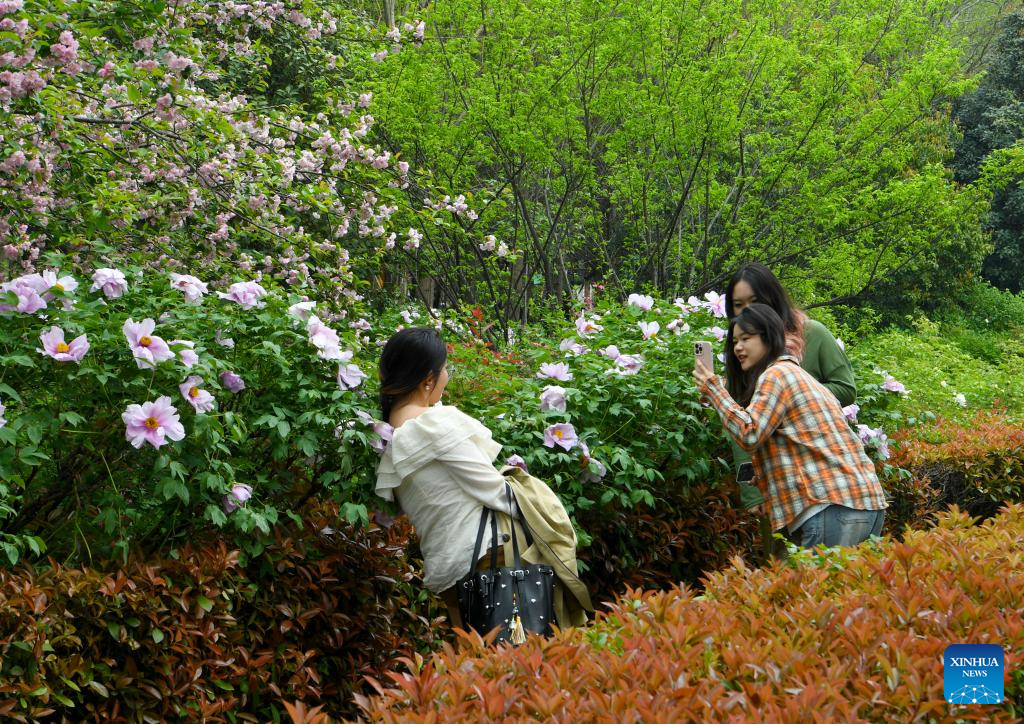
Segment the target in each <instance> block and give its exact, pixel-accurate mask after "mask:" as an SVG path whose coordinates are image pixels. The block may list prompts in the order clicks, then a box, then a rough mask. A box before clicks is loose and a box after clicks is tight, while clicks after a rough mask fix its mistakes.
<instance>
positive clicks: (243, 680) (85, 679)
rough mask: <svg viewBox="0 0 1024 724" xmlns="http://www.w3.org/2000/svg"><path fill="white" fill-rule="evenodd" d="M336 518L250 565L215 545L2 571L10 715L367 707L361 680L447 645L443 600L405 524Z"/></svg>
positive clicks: (0, 711)
mask: <svg viewBox="0 0 1024 724" xmlns="http://www.w3.org/2000/svg"><path fill="white" fill-rule="evenodd" d="M337 516H338V510H337V508H336V506H326V507H317V508H314V509H313V510H312V511H310V512H309V514H308V516H307V519H308V522H307V523H305V524H304V525H303V526H298V525H294V524H290V525H289V526H287V528H279V529H278V530H277V531H276V535H275V539H274V542H273V543H271V544H270V545H268V547H267V549H266V550H265V551H264V552H263V553H262V554H261V555H260V556H256V557H252V558H250V560H249V561H248V563H247V564H244V565H243V564H242V562H241V560H240V552H239V551H238V550H230V549H228V548H227V547H226V546H224V544H223V543H214V544H202V545H195V546H193V545H189V546H187V547H185V548H183V549H182V550H181V551H180V554H179V556H178V558H177V559H146V560H136V559H134V558H133V559H131V560H130V561H129V563H128V564H127V565H124V566H116V567H114V568H113V569H111V570H110V571H109V572H108V571H104V570H100V569H97V568H81V569H73V568H65V567H63V566H60V565H59V564H56V563H55V562H52V561H51V565H50V566H38V567H31V566H27V565H22V566H19V567H17V568H14V569H7V570H5V569H0V715H3V716H4V717H6V718H10V719H14V720H18V721H30V720H36V719H40V718H43V717H46V716H47V715H49V714H54V713H60V714H61V715H62V716H64V717H67V718H68V719H71V720H79V721H84V720H90V721H94V720H99V719H110V718H118V717H119V716H124V715H125V714H126V713H130V714H129V715H130V716H131V718H133V719H137V720H142V719H149V720H168V719H172V720H173V719H195V720H198V719H203V720H209V721H236V720H238V719H239V718H244V717H246V716H247V715H248V716H252V717H256V718H259V719H260V720H265V719H267V718H268V717H271V715H272V714H273V715H274V716H275V717H277V716H283V715H284V709H283V705H284V703H286V702H291V701H300V702H304V703H305V704H307V705H315V704H319V705H324V706H325V708H327V709H328V710H329V711H331V712H332V713H334V714H345V713H346V712H347V713H353V711H352V708H351V707H352V702H351V694H352V692H353V691H354V690H356V689H358V688H359V686H360V681H361V677H362V676H364V675H374V676H380V675H381V673H382V672H384V671H386V670H387V669H389V668H392V667H393V666H394V665H395V661H396V659H397V658H398V657H404V656H409V655H412V654H413V653H414V652H416V651H417V650H423V651H425V650H429V648H430V647H432V646H434V645H436V641H437V639H436V638H435V630H436V628H435V626H434V625H433V624H432V622H431V620H430V618H429V617H428V616H429V615H430V612H431V610H433V611H434V612H436V609H431V608H430V604H429V602H428V603H427V605H424V604H423V603H422V602H420V601H418V599H419V598H420V596H421V595H422V589H421V588H420V587H419V585H418V583H417V578H416V573H415V569H414V568H413V567H412V566H411V565H410V563H409V561H408V560H407V559H406V558H405V556H404V553H403V550H404V548H405V546H406V544H407V538H408V535H409V532H410V531H409V527H408V524H407V523H404V522H402V521H399V522H398V523H397V524H395V525H393V526H392V527H390V528H382V527H380V526H377V525H372V526H370V527H366V528H363V529H361V530H355V529H353V528H352V527H346V528H344V529H339V530H331V529H329V528H327V527H326V526H324V522H325V521H333V520H337ZM417 611H420V612H423V613H422V614H421V613H417ZM423 614H426V615H423ZM275 712H276V713H275Z"/></svg>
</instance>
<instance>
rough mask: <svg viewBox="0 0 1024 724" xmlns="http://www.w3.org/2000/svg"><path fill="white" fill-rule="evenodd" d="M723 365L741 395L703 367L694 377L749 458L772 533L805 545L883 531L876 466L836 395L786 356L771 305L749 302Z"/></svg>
mask: <svg viewBox="0 0 1024 724" xmlns="http://www.w3.org/2000/svg"><path fill="white" fill-rule="evenodd" d="M726 369H727V372H728V377H729V379H730V381H734V382H732V384H731V385H730V386H731V387H732V388H733V395H735V397H736V399H733V395H730V394H729V390H727V389H726V387H725V385H724V384H723V383H722V380H721V379H720V378H719V377H717V376H716V375H715V374H714V372H713V371H712V370H708V369H706V368H705V367H704V366H703V365H701V364H697V365H696V366H695V368H694V371H693V376H694V378H695V379H696V380H697V386H698V388H699V389H700V392H701V395H702V398H703V399H704V400H705V401H707V402H709V403H710V404H711V405H712V406H713V407H714V408H715V409H716V410H717V411H718V414H719V417H721V418H722V425H723V426H724V427H725V429H726V432H728V434H729V435H730V436H731V437H732V438H733V439H734V440H735V441H736V442H737V444H738V445H739V446H740V447H742V448H743V449H744V450H748V451H750V452H751V455H752V458H753V463H754V471H755V475H756V482H757V485H758V487H760V488H761V491H762V493H764V496H765V501H766V502H765V505H766V507H767V512H768V516H769V518H770V520H771V524H772V528H773V530H780V529H782V528H785V529H787V530H788V532H789V534H790V536H791V537H792V538H794V539H795V540H796V541H797V542H798V543H799V544H800V545H802V546H803V547H805V548H813V547H814V546H816V545H822V544H823V545H826V546H835V545H843V546H850V545H857V544H858V543H860V542H861V541H863V540H865V539H867V538H868V536H871V535H879V534H880V533H881V532H882V522H883V521H884V518H885V508H886V507H887V505H886V502H885V494H884V492H883V491H882V486H881V484H880V483H879V482H878V476H877V475H875V466H874V464H873V463H872V462H871V460H870V459H869V458H868V456H867V454H866V453H865V452H864V445H863V444H862V443H861V441H860V437H859V436H857V434H856V433H854V431H853V430H852V429H851V428H850V425H849V423H848V422H847V420H846V417H845V416H844V415H843V410H842V408H841V407H840V406H839V402H838V400H836V397H835V395H833V394H832V393H831V392H830V391H829V390H828V389H827V388H825V387H824V386H822V384H821V383H820V382H818V381H817V380H815V379H814V378H813V377H812V376H811V375H810V374H809V373H807V372H806V371H805V370H803V369H802V368H801V367H800V362H799V360H798V359H797V358H796V357H793V356H792V355H789V354H787V353H786V333H785V328H784V325H783V322H782V319H781V318H780V317H779V315H778V314H777V313H776V312H775V310H774V309H772V308H771V307H769V306H767V305H765V304H751V305H750V306H748V307H747V308H745V309H744V310H743V311H742V312H741V313H740V314H739V315H738V316H737V317H736V318H735V319H733V320H732V323H731V324H730V325H729V335H728V337H727V338H726Z"/></svg>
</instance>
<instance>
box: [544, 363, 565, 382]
mask: <svg viewBox="0 0 1024 724" xmlns="http://www.w3.org/2000/svg"><path fill="white" fill-rule="evenodd" d="M537 376H538V377H540V378H542V379H543V378H545V377H550V378H551V379H553V380H561V381H562V382H568V381H569V380H571V379H572V372H570V371H569V365H567V364H566V363H565V362H545V363H544V364H542V365H541V366H540V372H538V373H537Z"/></svg>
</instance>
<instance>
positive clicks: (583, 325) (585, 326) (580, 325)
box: [576, 314, 604, 337]
mask: <svg viewBox="0 0 1024 724" xmlns="http://www.w3.org/2000/svg"><path fill="white" fill-rule="evenodd" d="M602 329H604V327H602V326H601V325H600V324H595V323H594V322H592V321H591V320H589V319H587V318H586V317H585V316H584V315H582V314H581V315H580V316H579V318H578V319H577V320H576V331H577V332H579V335H580V336H581V337H592V336H593V335H595V334H597V333H598V332H600V331H601V330H602Z"/></svg>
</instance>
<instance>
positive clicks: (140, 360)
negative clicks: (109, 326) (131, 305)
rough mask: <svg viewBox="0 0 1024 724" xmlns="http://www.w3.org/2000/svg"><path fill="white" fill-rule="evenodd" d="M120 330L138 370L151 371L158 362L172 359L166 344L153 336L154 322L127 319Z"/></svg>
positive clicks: (172, 354)
mask: <svg viewBox="0 0 1024 724" xmlns="http://www.w3.org/2000/svg"><path fill="white" fill-rule="evenodd" d="M121 329H122V330H123V331H124V336H125V338H126V339H127V340H128V347H129V348H131V351H132V355H134V357H135V364H136V365H138V367H139V369H140V370H141V369H151V368H153V367H155V366H156V365H157V364H159V363H160V362H163V361H165V360H169V359H174V352H172V351H171V348H170V347H168V346H167V343H166V342H165V341H163V339H161V338H160V337H157V336H155V335H154V334H153V330H154V329H156V322H154V321H153V320H152V319H143V320H142V321H141V322H134V321H132V319H131V318H129V319H127V320H125V323H124V325H123V326H122V328H121Z"/></svg>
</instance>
